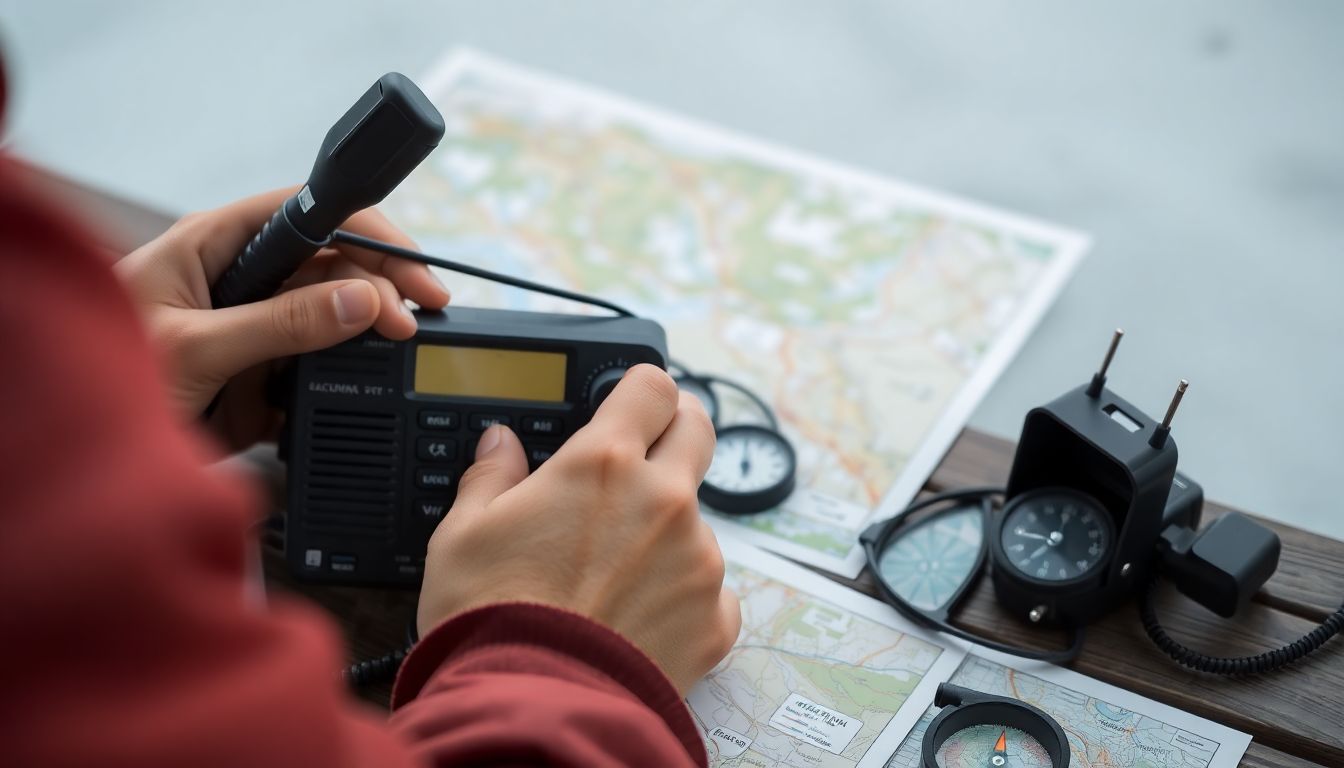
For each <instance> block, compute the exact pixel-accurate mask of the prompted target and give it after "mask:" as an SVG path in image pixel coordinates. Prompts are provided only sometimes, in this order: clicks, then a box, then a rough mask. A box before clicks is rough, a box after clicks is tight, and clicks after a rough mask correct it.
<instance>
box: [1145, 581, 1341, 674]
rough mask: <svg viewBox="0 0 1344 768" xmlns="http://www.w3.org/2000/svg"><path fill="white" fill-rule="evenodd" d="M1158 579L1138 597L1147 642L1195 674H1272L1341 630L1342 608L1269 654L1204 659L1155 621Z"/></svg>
mask: <svg viewBox="0 0 1344 768" xmlns="http://www.w3.org/2000/svg"><path fill="white" fill-rule="evenodd" d="M1157 581H1158V580H1157V579H1153V580H1152V581H1150V582H1149V583H1148V587H1147V588H1146V589H1145V590H1144V591H1143V594H1142V595H1140V596H1139V619H1140V620H1141V621H1142V622H1143V629H1144V631H1145V632H1147V633H1148V637H1149V639H1151V640H1152V641H1153V643H1154V644H1156V645H1157V647H1158V648H1161V649H1162V652H1163V653H1165V654H1167V655H1168V656H1170V657H1171V658H1172V659H1173V660H1175V661H1176V663H1177V664H1180V665H1181V666H1183V667H1188V668H1189V669H1193V670H1196V671H1198V672H1206V673H1208V674H1211V675H1254V674H1259V673H1261V672H1273V671H1274V670H1276V669H1280V668H1282V667H1286V666H1288V665H1289V664H1292V663H1293V662H1295V661H1297V660H1299V659H1301V658H1302V657H1304V656H1306V655H1308V654H1310V653H1312V652H1313V651H1315V650H1316V649H1317V648H1320V647H1321V646H1322V645H1324V644H1325V642H1326V641H1327V640H1329V639H1330V638H1332V637H1334V636H1335V635H1337V634H1339V632H1340V630H1342V629H1344V605H1342V606H1340V608H1339V610H1337V611H1335V612H1334V613H1332V614H1330V615H1329V616H1328V617H1326V619H1325V621H1322V622H1321V624H1320V626H1318V627H1316V628H1315V629H1313V630H1312V631H1310V632H1308V633H1307V634H1305V635H1303V636H1302V637H1300V638H1298V639H1297V640H1294V641H1293V642H1291V643H1288V644H1287V645H1285V646H1282V647H1280V648H1275V649H1274V650H1272V651H1265V652H1264V653H1258V654H1256V655H1254V656H1236V657H1226V656H1206V655H1204V654H1202V653H1200V652H1198V651H1195V650H1191V649H1190V648H1187V647H1185V646H1184V645H1182V644H1181V643H1179V642H1177V641H1176V640H1174V639H1173V638H1172V637H1171V635H1168V634H1167V631H1166V630H1165V629H1163V628H1162V625H1161V624H1160V623H1159V622H1158V620H1157V609H1156V607H1154V605H1153V587H1155V586H1156V585H1157Z"/></svg>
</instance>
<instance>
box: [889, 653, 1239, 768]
mask: <svg viewBox="0 0 1344 768" xmlns="http://www.w3.org/2000/svg"><path fill="white" fill-rule="evenodd" d="M978 652H979V651H977V652H976V653H978ZM1038 671H1040V673H1041V676H1037V675H1033V674H1027V673H1025V672H1022V671H1020V670H1017V669H1015V668H1013V667H1011V666H1007V665H1005V664H1000V663H998V662H996V661H992V660H990V659H987V658H982V657H980V656H977V655H975V654H974V653H973V654H970V655H967V656H966V659H965V661H963V662H962V664H961V667H960V668H958V669H957V671H956V673H955V674H954V675H952V679H951V682H953V683H956V684H957V685H961V686H964V687H966V688H970V689H973V690H976V691H983V692H985V693H993V694H997V695H1000V696H1011V697H1013V698H1017V699H1021V700H1023V701H1025V702H1027V703H1029V704H1033V705H1035V706H1037V707H1039V708H1040V709H1042V710H1044V711H1045V712H1046V713H1048V714H1049V715H1050V716H1051V717H1053V718H1055V720H1056V721H1058V722H1059V724H1060V727H1062V728H1063V729H1064V733H1065V735H1066V736H1067V737H1068V740H1069V749H1070V751H1071V763H1070V764H1071V765H1072V766H1075V767H1076V768H1220V767H1221V766H1235V765H1236V764H1237V762H1238V761H1239V760H1240V759H1241V755H1242V754H1243V753H1244V752H1245V751H1246V747H1247V745H1248V744H1249V743H1250V739H1249V737H1247V736H1246V735H1245V734H1243V733H1238V732H1236V731H1232V730H1231V729H1228V728H1225V727H1224V726H1221V725H1218V724H1216V723H1211V722H1209V721H1207V720H1203V719H1200V718H1197V717H1192V716H1190V715H1188V714H1186V713H1183V712H1179V711H1177V710H1174V709H1171V708H1170V707H1166V706H1164V705H1162V704H1158V703H1156V702H1152V701H1148V700H1146V699H1142V698H1140V697H1137V696H1135V695H1134V694H1131V693H1128V692H1126V691H1122V690H1120V689H1117V688H1113V687H1111V686H1108V685H1105V684H1103V683H1099V682H1097V681H1096V680H1093V679H1091V678H1086V677H1083V676H1082V675H1078V674H1076V673H1073V672H1068V671H1066V670H1061V669H1059V668H1049V667H1044V666H1042V667H1040V670H1038ZM1046 676H1049V677H1051V678H1054V679H1053V680H1049V679H1045V678H1046ZM1084 689H1085V690H1084ZM1122 701H1123V702H1124V703H1123V704H1121V703H1117V702H1122ZM935 712H936V710H934V709H930V710H929V711H928V712H926V713H925V714H924V716H923V717H921V718H920V721H919V723H918V724H917V725H916V726H915V728H914V730H912V731H911V733H910V735H909V737H907V738H906V739H905V741H904V742H903V743H902V744H901V747H900V749H899V750H897V752H896V754H895V755H894V756H893V757H892V758H891V761H890V762H889V763H888V764H887V765H888V768H920V760H919V746H920V739H921V738H923V735H924V729H925V726H927V725H928V723H929V721H930V720H932V719H933V715H934V713H935ZM1177 722H1179V723H1180V724H1179V725H1177V724H1176V723H1177ZM1193 729H1198V730H1199V733H1196V732H1194V730H1193ZM1000 732H1001V729H997V728H992V729H982V730H981V731H980V732H974V733H972V732H970V729H968V730H967V731H962V732H961V733H958V734H956V735H954V736H953V737H952V738H951V739H949V740H948V741H947V742H946V743H945V744H944V747H943V750H942V754H944V755H945V756H946V757H947V758H948V759H947V762H946V765H947V768H962V766H965V767H966V768H972V767H974V768H981V766H984V765H987V763H986V758H987V757H988V755H989V751H990V749H991V748H992V745H993V744H994V740H995V739H996V738H997V737H998V735H999V733H1000ZM1049 765H1050V761H1049V758H1048V756H1047V755H1045V753H1044V752H1043V751H1042V750H1040V749H1039V745H1037V744H1035V742H1030V743H1029V745H1028V746H1027V747H1026V748H1023V749H1017V750H1014V749H1013V748H1012V747H1010V749H1009V754H1008V764H1007V766H1006V767H1005V768H1047V767H1048V766H1049Z"/></svg>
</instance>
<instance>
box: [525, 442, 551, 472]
mask: <svg viewBox="0 0 1344 768" xmlns="http://www.w3.org/2000/svg"><path fill="white" fill-rule="evenodd" d="M559 448H560V446H558V445H527V446H524V450H525V451H526V452H527V463H528V466H530V467H531V468H532V469H536V468H537V467H539V466H541V465H542V464H543V463H544V462H545V461H546V460H547V459H549V458H551V456H553V455H554V454H555V452H556V451H557V450H559Z"/></svg>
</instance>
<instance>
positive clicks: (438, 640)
mask: <svg viewBox="0 0 1344 768" xmlns="http://www.w3.org/2000/svg"><path fill="white" fill-rule="evenodd" d="M216 458H218V456H217V455H216V453H215V451H214V450H213V449H212V448H211V447H210V446H209V445H207V444H206V442H205V441H204V439H203V438H202V437H201V436H199V435H197V434H194V433H193V431H192V430H190V429H187V428H184V427H183V426H182V425H180V424H178V423H175V421H174V418H173V416H172V414H171V413H170V411H169V406H168V401H167V398H166V395H165V387H164V385H163V383H162V382H161V381H160V379H159V377H158V374H157V372H156V369H155V367H154V364H153V363H152V356H151V350H150V349H149V347H148V346H147V341H146V338H145V335H144V334H143V333H142V331H141V328H140V327H139V325H138V321H137V316H136V314H135V311H134V309H133V307H132V306H131V304H130V303H129V301H128V300H127V298H126V296H125V295H124V294H123V292H122V290H121V287H120V286H119V285H118V284H117V282H116V278H115V277H114V276H113V275H112V273H111V271H110V270H109V268H108V265H107V264H106V263H104V262H103V260H102V259H101V257H100V256H99V255H98V253H97V251H96V249H95V248H94V247H93V246H92V245H91V244H90V242H89V241H88V240H87V239H86V238H85V237H84V236H83V235H82V234H81V232H80V231H79V230H78V229H77V228H76V227H74V226H72V225H71V224H70V223H69V222H68V221H66V220H64V219H62V218H60V217H59V216H57V215H56V214H54V213H53V211H52V210H51V209H50V208H49V207H47V206H45V205H43V204H42V203H41V202H40V201H38V200H37V199H36V198H35V197H34V196H33V194H32V193H31V192H29V191H26V190H25V189H24V186H23V184H22V182H21V180H20V179H19V176H18V171H17V170H16V169H15V168H14V167H13V166H12V164H11V162H10V161H9V160H8V159H3V158H0V647H3V655H0V765H4V766H44V767H46V766H67V765H70V766H119V765H127V766H148V765H163V766H210V765H231V766H262V765H285V766H310V765H312V766H317V765H322V766H356V765H359V766H363V765H368V766H396V765H465V764H471V765H482V764H484V765H501V764H509V765H512V764H555V765H574V766H604V765H639V766H652V765H690V764H701V765H703V764H704V763H705V762H706V758H705V750H704V746H703V744H702V742H701V741H700V736H699V731H698V730H697V728H696V727H695V725H694V723H693V722H692V720H691V717H690V714H689V712H688V711H687V709H686V707H685V705H684V704H683V703H682V701H681V699H680V697H679V696H678V695H677V693H676V691H675V690H674V689H673V687H672V685H671V683H669V682H668V680H667V678H666V677H665V676H664V675H663V674H662V673H661V672H660V671H659V670H658V669H657V667H655V666H654V664H653V663H652V662H651V661H650V660H649V659H648V658H647V657H646V656H644V655H643V654H642V653H641V652H640V651H639V650H638V649H636V648H635V647H634V646H633V645H631V644H630V643H629V642H628V641H626V640H625V639H623V638H622V637H620V636H619V635H617V634H616V633H614V632H612V631H611V630H609V629H607V628H605V627H603V626H600V625H598V624H596V623H594V622H592V621H590V620H588V619H585V618H582V617H580V616H577V615H573V614H569V613H565V612H563V611H559V610H556V609H553V608H545V607H541V606H527V605H497V606H491V607H487V608H484V609H481V610H478V611H474V612H472V613H469V614H465V615H462V616H459V617H457V618H455V619H453V620H451V621H449V622H447V623H445V624H444V625H442V626H440V627H439V628H438V629H437V630H435V631H434V632H433V633H431V634H430V636H428V637H426V638H425V639H424V640H423V641H422V642H421V643H420V645H419V646H418V647H417V648H416V650H415V651H414V652H413V653H412V654H411V656H410V657H409V659H408V660H407V662H406V666H405V669H404V670H403V672H402V674H401V676H400V678H399V679H398V681H397V685H396V690H395V693H394V696H393V699H394V706H395V712H394V714H393V715H392V717H391V718H390V720H389V719H387V718H386V717H384V716H381V715H380V714H379V713H377V712H374V711H371V710H365V709H363V708H361V707H360V706H359V705H358V704H357V703H356V702H355V701H353V700H351V698H350V697H349V696H348V695H347V694H346V693H345V692H344V691H343V690H342V686H341V684H340V683H339V681H338V679H337V677H336V673H337V670H338V669H339V667H340V665H341V663H342V657H343V654H342V651H341V647H340V643H339V640H338V635H337V632H336V631H335V630H334V629H333V627H332V626H331V623H330V622H329V621H327V620H326V619H325V618H324V617H323V616H322V615H320V614H319V613H318V612H317V611H316V610H314V609H313V608H311V607H309V606H306V605H301V604H295V603H293V602H288V601H285V602H282V601H279V600H276V601H274V603H273V604H272V605H270V606H267V607H263V606H260V605H258V604H257V601H256V600H255V599H252V598H249V596H248V593H247V590H246V587H245V584H246V577H245V571H246V567H245V563H246V561H247V559H248V550H249V548H251V547H253V546H255V544H254V542H253V537H252V535H251V534H250V528H251V524H252V522H253V521H254V520H256V519H257V517H258V516H257V514H256V509H257V505H258V501H259V499H258V495H257V494H256V493H255V492H254V491H253V490H252V489H251V488H248V487H246V483H245V482H244V481H243V480H242V479H240V478H235V477H231V476H226V475H224V474H223V473H222V472H220V471H219V470H209V469H207V468H206V465H207V463H208V462H210V461H212V460H213V459H216Z"/></svg>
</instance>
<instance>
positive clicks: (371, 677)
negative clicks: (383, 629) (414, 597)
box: [341, 622, 419, 689]
mask: <svg viewBox="0 0 1344 768" xmlns="http://www.w3.org/2000/svg"><path fill="white" fill-rule="evenodd" d="M417 640H419V638H418V637H417V636H416V631H415V622H411V623H409V624H407V625H406V645H405V647H402V648H397V649H396V650H393V651H388V652H387V653H385V654H383V655H382V656H378V657H376V658H372V659H365V660H363V661H357V662H355V663H354V664H351V665H350V666H348V667H346V668H345V669H344V670H342V671H341V679H342V680H344V681H345V682H346V684H347V685H349V686H350V687H351V688H356V689H358V688H363V687H365V686H367V685H377V684H378V683H386V682H390V681H391V680H393V679H394V678H396V676H397V670H399V669H401V663H402V662H403V661H405V660H406V657H407V656H409V655H410V653H411V649H412V648H414V647H415V643H416V641H417Z"/></svg>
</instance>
